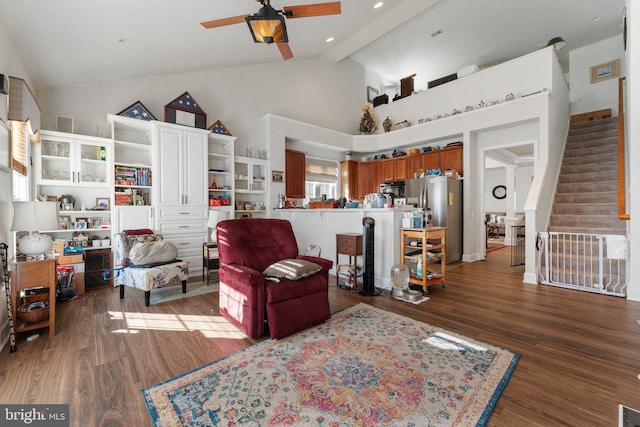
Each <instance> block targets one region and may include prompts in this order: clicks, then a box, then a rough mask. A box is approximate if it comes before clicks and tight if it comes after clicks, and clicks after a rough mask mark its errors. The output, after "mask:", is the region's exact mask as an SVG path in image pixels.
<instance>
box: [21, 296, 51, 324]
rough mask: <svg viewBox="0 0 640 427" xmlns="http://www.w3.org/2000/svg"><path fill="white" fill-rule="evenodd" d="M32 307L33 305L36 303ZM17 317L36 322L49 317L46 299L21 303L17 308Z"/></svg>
mask: <svg viewBox="0 0 640 427" xmlns="http://www.w3.org/2000/svg"><path fill="white" fill-rule="evenodd" d="M36 304H37V306H35V308H34V305H36ZM43 304H44V307H43V306H42V305H43ZM18 317H19V318H20V319H22V320H24V321H25V322H27V323H38V322H42V321H43V320H47V319H48V318H49V304H48V302H46V301H43V302H40V303H38V302H36V303H31V304H23V305H21V306H20V307H19V308H18Z"/></svg>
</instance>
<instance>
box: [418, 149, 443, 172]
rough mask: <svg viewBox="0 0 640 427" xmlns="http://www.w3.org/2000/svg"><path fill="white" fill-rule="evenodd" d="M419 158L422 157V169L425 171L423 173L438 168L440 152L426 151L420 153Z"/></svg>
mask: <svg viewBox="0 0 640 427" xmlns="http://www.w3.org/2000/svg"><path fill="white" fill-rule="evenodd" d="M420 156H421V157H422V169H423V170H424V171H425V173H426V172H427V171H428V170H429V169H439V168H440V152H439V151H428V152H426V153H422V154H421V155H420Z"/></svg>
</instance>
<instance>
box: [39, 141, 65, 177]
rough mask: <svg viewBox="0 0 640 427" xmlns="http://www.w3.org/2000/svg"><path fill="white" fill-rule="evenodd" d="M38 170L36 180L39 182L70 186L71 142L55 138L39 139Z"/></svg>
mask: <svg viewBox="0 0 640 427" xmlns="http://www.w3.org/2000/svg"><path fill="white" fill-rule="evenodd" d="M40 151H41V152H40V168H39V174H38V179H39V180H40V181H41V182H52V183H56V184H70V183H72V182H73V179H74V176H72V173H73V168H72V163H73V159H72V158H71V155H72V153H71V142H70V141H65V140H62V139H57V138H46V139H45V138H44V137H42V138H41V147H40Z"/></svg>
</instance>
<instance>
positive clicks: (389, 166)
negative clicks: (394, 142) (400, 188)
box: [381, 156, 407, 182]
mask: <svg viewBox="0 0 640 427" xmlns="http://www.w3.org/2000/svg"><path fill="white" fill-rule="evenodd" d="M381 163H382V181H383V182H393V181H403V180H405V179H407V158H406V156H402V157H396V158H395V159H385V160H382V161H381Z"/></svg>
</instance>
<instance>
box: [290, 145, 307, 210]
mask: <svg viewBox="0 0 640 427" xmlns="http://www.w3.org/2000/svg"><path fill="white" fill-rule="evenodd" d="M305 162H306V157H305V154H304V153H303V152H302V151H295V150H285V172H286V173H285V179H286V181H285V186H286V190H285V191H286V195H287V197H289V198H291V199H304V196H305V191H304V190H305V188H304V184H305V167H306V164H305Z"/></svg>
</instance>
